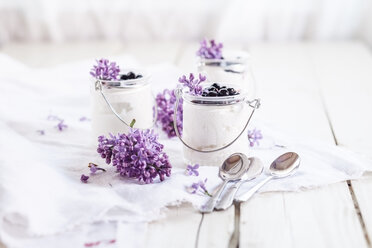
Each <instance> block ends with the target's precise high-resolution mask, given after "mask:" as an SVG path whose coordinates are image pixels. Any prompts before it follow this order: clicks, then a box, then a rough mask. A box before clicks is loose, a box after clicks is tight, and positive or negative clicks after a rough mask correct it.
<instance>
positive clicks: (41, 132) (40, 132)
mask: <svg viewBox="0 0 372 248" xmlns="http://www.w3.org/2000/svg"><path fill="white" fill-rule="evenodd" d="M36 132H38V133H39V134H40V135H45V130H36Z"/></svg>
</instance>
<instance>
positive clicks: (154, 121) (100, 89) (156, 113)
mask: <svg viewBox="0 0 372 248" xmlns="http://www.w3.org/2000/svg"><path fill="white" fill-rule="evenodd" d="M95 89H96V90H99V92H100V93H101V95H102V97H103V99H104V100H105V102H106V103H107V105H108V106H109V108H110V109H111V111H112V112H113V113H114V115H115V116H116V117H117V118H118V119H119V120H120V121H121V122H122V123H124V125H126V126H127V127H130V128H131V126H130V125H129V124H128V123H127V122H126V121H125V120H124V119H123V118H121V116H120V115H119V114H118V112H116V110H115V109H114V107H113V106H112V105H111V103H110V102H109V100H108V99H107V97H106V96H105V94H104V93H103V91H102V82H101V81H100V80H97V81H96V84H95ZM154 111H155V115H154V119H153V121H152V126H154V125H155V123H156V119H157V118H158V108H157V105H156V99H155V97H154Z"/></svg>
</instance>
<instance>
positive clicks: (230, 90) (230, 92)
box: [227, 88, 236, 95]
mask: <svg viewBox="0 0 372 248" xmlns="http://www.w3.org/2000/svg"><path fill="white" fill-rule="evenodd" d="M227 91H228V92H229V95H236V91H235V89H234V88H228V89H227Z"/></svg>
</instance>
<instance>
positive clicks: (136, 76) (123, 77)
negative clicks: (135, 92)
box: [120, 71, 142, 80]
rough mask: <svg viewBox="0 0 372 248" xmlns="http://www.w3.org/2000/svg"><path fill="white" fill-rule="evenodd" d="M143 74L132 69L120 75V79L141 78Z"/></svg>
mask: <svg viewBox="0 0 372 248" xmlns="http://www.w3.org/2000/svg"><path fill="white" fill-rule="evenodd" d="M141 77H142V75H141V74H137V75H136V74H135V73H134V72H132V71H130V72H128V73H127V74H122V75H120V80H131V79H138V78H141Z"/></svg>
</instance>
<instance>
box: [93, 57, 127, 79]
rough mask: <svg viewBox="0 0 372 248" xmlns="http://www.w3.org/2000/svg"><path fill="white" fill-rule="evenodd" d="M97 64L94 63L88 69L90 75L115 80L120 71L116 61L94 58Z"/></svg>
mask: <svg viewBox="0 0 372 248" xmlns="http://www.w3.org/2000/svg"><path fill="white" fill-rule="evenodd" d="M96 61H97V65H94V66H93V68H92V69H91V70H90V75H92V76H93V77H95V78H97V79H102V80H117V79H118V76H119V72H120V68H119V66H117V65H116V62H110V61H109V60H108V59H100V60H96Z"/></svg>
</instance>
